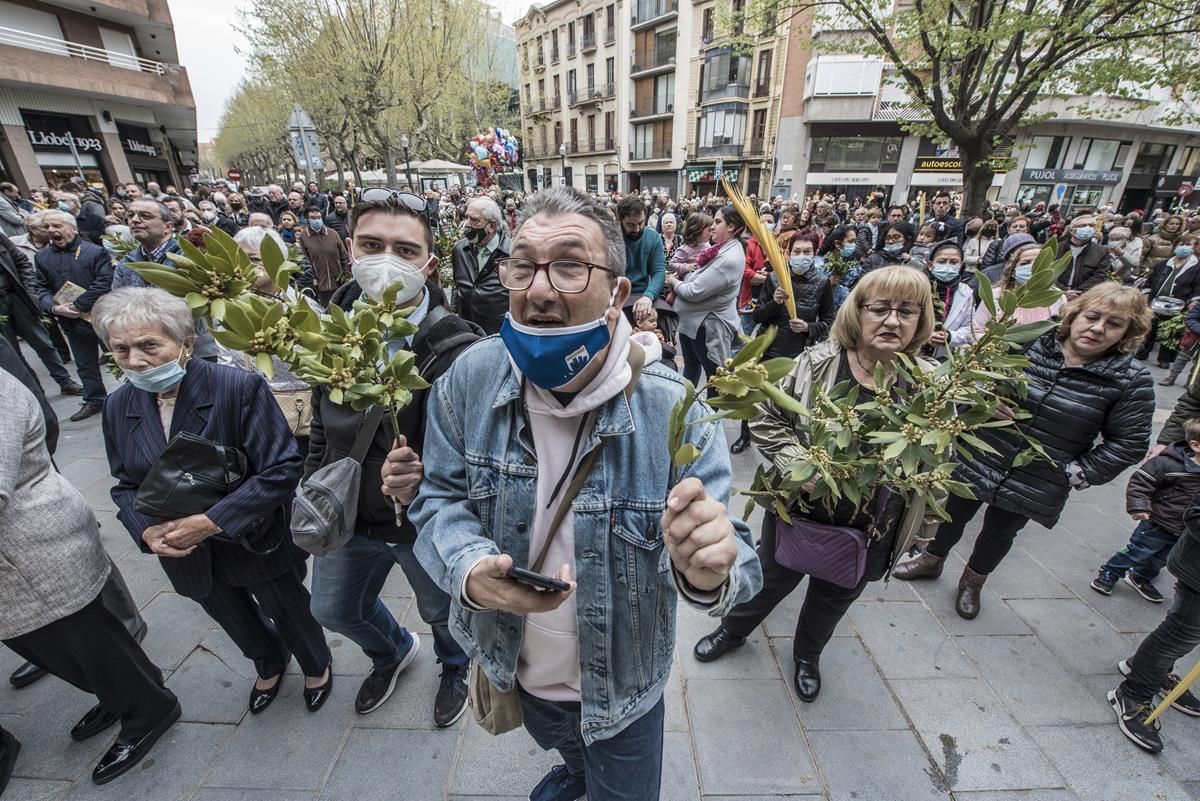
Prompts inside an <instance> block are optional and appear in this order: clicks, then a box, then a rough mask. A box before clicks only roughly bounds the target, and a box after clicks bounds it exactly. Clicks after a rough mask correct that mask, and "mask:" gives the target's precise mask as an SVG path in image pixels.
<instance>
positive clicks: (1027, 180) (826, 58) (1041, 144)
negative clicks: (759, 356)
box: [771, 15, 1200, 213]
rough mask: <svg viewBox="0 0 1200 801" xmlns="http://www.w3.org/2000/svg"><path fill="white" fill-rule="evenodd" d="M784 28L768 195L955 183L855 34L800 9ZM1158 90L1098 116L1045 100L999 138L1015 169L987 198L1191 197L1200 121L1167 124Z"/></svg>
mask: <svg viewBox="0 0 1200 801" xmlns="http://www.w3.org/2000/svg"><path fill="white" fill-rule="evenodd" d="M790 27H791V31H790V35H789V37H788V44H787V69H786V71H785V75H784V79H783V85H782V91H783V97H782V101H781V106H780V117H781V119H780V122H779V134H778V137H777V142H778V144H777V147H776V149H775V158H776V160H777V165H778V168H777V171H776V175H775V181H774V183H773V185H772V187H771V193H772V194H773V195H782V196H784V197H789V198H793V199H797V200H800V199H803V198H805V197H808V196H811V195H812V194H813V193H814V192H832V193H834V194H845V195H847V197H854V196H855V195H858V196H862V197H865V196H866V195H867V194H869V193H870V192H872V191H881V192H882V193H883V194H884V195H885V196H887V197H888V198H890V200H891V201H893V202H902V201H912V200H915V199H916V198H917V197H918V194H919V193H920V192H925V193H926V194H927V195H928V194H931V193H933V192H936V191H938V190H942V189H945V190H948V191H954V190H956V189H961V187H962V179H961V160H960V158H959V154H958V152H957V150H956V149H955V148H954V147H953V146H952V145H949V144H945V143H937V142H935V141H933V140H930V139H927V138H924V137H920V136H913V135H911V134H908V133H907V132H906V131H905V130H904V128H903V127H902V125H901V123H902V122H903V121H904V120H906V119H916V118H917V117H916V116H915V115H919V114H920V113H921V112H920V111H919V110H918V109H916V108H914V107H913V104H912V103H911V100H910V98H909V97H908V96H907V94H906V93H905V91H904V90H903V89H902V88H901V87H899V86H897V85H896V82H895V81H894V80H893V76H892V71H891V70H890V68H889V65H887V64H885V63H884V62H883V61H881V60H879V59H876V58H871V57H864V56H863V55H861V54H860V49H859V48H856V47H855V46H854V42H855V41H856V36H857V35H858V34H856V32H854V31H847V30H845V29H841V28H837V27H835V26H823V24H822V23H821V22H820V21H817V20H813V19H812V18H811V17H809V16H807V15H806V16H798V17H796V18H795V19H793V20H792V21H791V22H790ZM1160 99H1161V101H1162V103H1161V104H1155V105H1154V106H1153V107H1152V108H1150V109H1138V108H1135V107H1134V106H1133V105H1132V104H1126V107H1127V112H1125V113H1121V112H1120V104H1121V103H1122V102H1123V101H1117V100H1111V102H1109V103H1108V107H1109V110H1110V111H1111V110H1113V109H1116V110H1117V113H1116V114H1114V115H1113V118H1111V119H1105V120H1096V119H1089V118H1087V117H1086V116H1084V115H1081V114H1079V113H1078V112H1077V109H1078V107H1079V102H1078V101H1080V100H1081V98H1071V97H1063V98H1055V99H1050V100H1047V101H1045V102H1043V103H1042V104H1040V105H1039V106H1038V107H1036V108H1035V109H1034V111H1035V112H1051V113H1053V114H1054V118H1053V119H1051V120H1049V121H1046V122H1039V123H1036V124H1034V125H1030V126H1026V127H1022V128H1019V129H1018V130H1017V132H1016V134H1015V135H1014V136H1012V137H1011V138H1010V139H1009V140H1008V141H1007V142H1005V143H1003V150H1004V151H1005V152H1006V153H1008V154H1011V157H1012V160H1013V162H1012V163H1013V168H1012V169H1010V170H1008V171H1006V172H1004V173H1001V174H998V175H996V176H995V179H994V180H993V183H992V187H991V189H990V191H989V193H988V196H989V198H992V199H1000V200H1003V201H1006V202H1007V201H1011V200H1020V201H1024V200H1028V201H1031V202H1033V203H1036V202H1045V203H1047V204H1054V203H1057V204H1059V205H1061V206H1063V207H1064V209H1065V211H1066V212H1067V213H1071V212H1072V211H1073V210H1077V209H1092V208H1096V207H1098V206H1104V205H1107V204H1110V203H1111V204H1113V206H1114V207H1115V208H1117V209H1118V210H1120V211H1122V212H1125V211H1130V210H1133V209H1146V210H1150V209H1153V208H1155V207H1156V206H1160V205H1161V206H1170V205H1173V204H1174V203H1176V202H1180V201H1182V202H1188V201H1187V198H1186V197H1184V196H1183V194H1182V193H1184V192H1187V191H1188V190H1189V188H1190V187H1194V186H1198V185H1200V128H1196V127H1179V126H1177V125H1172V124H1167V122H1166V114H1165V111H1166V110H1167V108H1168V98H1167V97H1166V95H1165V93H1163V97H1162V98H1160ZM1196 197H1197V198H1200V194H1198V195H1196ZM1192 205H1195V203H1194V202H1193V203H1192Z"/></svg>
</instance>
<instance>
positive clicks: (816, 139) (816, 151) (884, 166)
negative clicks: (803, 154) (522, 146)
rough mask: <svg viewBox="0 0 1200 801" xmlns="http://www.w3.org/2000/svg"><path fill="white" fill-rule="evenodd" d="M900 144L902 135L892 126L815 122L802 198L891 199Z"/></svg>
mask: <svg viewBox="0 0 1200 801" xmlns="http://www.w3.org/2000/svg"><path fill="white" fill-rule="evenodd" d="M903 144H904V132H903V131H901V130H900V128H899V126H898V125H896V124H895V123H860V124H849V123H814V124H813V125H812V132H811V141H810V143H809V158H808V170H809V172H808V175H807V176H806V177H805V181H804V190H803V191H804V195H805V196H811V195H812V194H814V193H816V192H820V193H821V194H831V195H833V196H834V197H839V196H841V195H845V196H846V199H847V200H853V198H855V197H859V198H864V199H865V198H867V197H868V196H870V195H871V194H872V193H881V194H882V195H883V196H884V197H890V196H891V191H892V188H893V187H894V186H895V185H896V175H897V173H898V172H899V167H900V150H901V148H902V146H903Z"/></svg>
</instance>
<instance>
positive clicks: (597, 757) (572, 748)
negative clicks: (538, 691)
mask: <svg viewBox="0 0 1200 801" xmlns="http://www.w3.org/2000/svg"><path fill="white" fill-rule="evenodd" d="M520 692H521V715H522V716H523V718H524V721H525V729H526V731H528V732H529V735H530V736H531V737H533V739H534V742H536V743H537V744H538V745H539V746H541V748H542V750H543V751H549V750H550V749H552V748H553V749H556V750H557V751H558V753H559V754H560V755H561V756H562V758H563V762H565V763H566V765H567V770H568V771H570V772H571V775H572V776H580V775H582V776H584V777H585V779H586V781H587V797H588V801H628V799H631V798H636V799H638V801H656V799H657V798H658V795H659V788H660V787H661V785H662V751H663V701H662V699H661V698H660V699H658V703H657V704H655V705H654V707H653V708H652V709H651V710H650V711H649V712H647V713H646V714H645V715H643V716H642V717H640V718H638V719H637V720H635V721H634V722H633V723H631V724H630V725H629V726H628V727H627V728H625V729H623V730H622V731H621V732H620V733H619V734H617V735H616V736H615V737H611V738H609V739H607V740H597V741H596V742H594V743H592V744H591V745H585V744H584V742H583V735H582V734H580V733H579V704H573V703H564V702H559V701H546V700H544V699H542V698H537V697H536V696H532V695H530V694H529V693H527V692H525V690H523V689H522V690H521V691H520Z"/></svg>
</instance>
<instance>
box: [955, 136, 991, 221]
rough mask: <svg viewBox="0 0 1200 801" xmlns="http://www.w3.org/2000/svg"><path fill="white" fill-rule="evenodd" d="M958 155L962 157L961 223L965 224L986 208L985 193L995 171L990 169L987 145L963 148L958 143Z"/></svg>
mask: <svg viewBox="0 0 1200 801" xmlns="http://www.w3.org/2000/svg"><path fill="white" fill-rule="evenodd" d="M958 148H959V154H960V155H961V156H962V177H963V200H962V212H961V215H962V221H963V223H964V224H965V223H966V221H967V220H968V219H970V218H971V217H978V216H979V215H980V214H981V213H982V212H983V210H984V208H985V207H986V206H987V191H988V189H989V188H991V186H992V178H994V177H995V175H996V171H995V170H994V169H992V164H991V161H990V159H991V157H992V148H991V147H989V146H987V145H983V144H981V145H979V146H978V147H971V146H964V145H963V144H962V143H961V142H959V143H958Z"/></svg>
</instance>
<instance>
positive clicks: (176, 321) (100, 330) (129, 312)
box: [92, 286, 196, 345]
mask: <svg viewBox="0 0 1200 801" xmlns="http://www.w3.org/2000/svg"><path fill="white" fill-rule="evenodd" d="M137 325H145V326H153V325H157V326H160V327H161V328H162V330H163V332H164V333H166V335H167V336H169V337H170V338H171V339H173V340H175V341H176V342H178V343H179V344H181V345H182V344H183V343H184V342H186V341H187V339H188V337H190V336H193V335H194V334H195V333H196V324H195V322H193V320H192V310H191V309H189V308H188V305H187V304H186V303H184V302H183V299H182V298H177V297H175V296H174V295H172V294H170V293H169V292H166V291H164V290H162V289H159V288H158V287H153V286H149V287H133V286H126V287H121V288H120V289H114V290H112V291H111V292H107V293H105V294H104V295H102V296H101V297H100V299H99V300H97V301H96V305H95V306H93V307H92V328H94V329H95V330H96V335H97V336H99V337H100V339H101V340H102V341H103V342H104V343H105V344H108V337H109V335H110V334H111V333H113V332H114V331H120V330H124V329H126V328H129V327H130V326H137Z"/></svg>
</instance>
